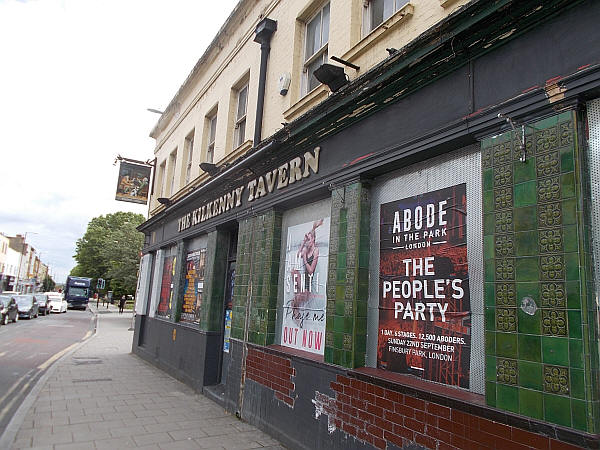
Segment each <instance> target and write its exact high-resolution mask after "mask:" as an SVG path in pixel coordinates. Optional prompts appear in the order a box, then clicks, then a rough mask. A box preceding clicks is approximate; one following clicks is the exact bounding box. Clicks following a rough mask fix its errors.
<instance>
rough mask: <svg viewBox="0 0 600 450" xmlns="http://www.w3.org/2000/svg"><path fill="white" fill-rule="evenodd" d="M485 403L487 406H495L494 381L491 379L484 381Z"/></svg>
mask: <svg viewBox="0 0 600 450" xmlns="http://www.w3.org/2000/svg"><path fill="white" fill-rule="evenodd" d="M485 403H486V405H488V406H492V407H495V406H496V383H494V382H492V381H486V382H485Z"/></svg>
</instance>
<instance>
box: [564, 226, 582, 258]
mask: <svg viewBox="0 0 600 450" xmlns="http://www.w3.org/2000/svg"><path fill="white" fill-rule="evenodd" d="M563 236H564V239H563V241H564V242H563V245H564V251H565V253H569V252H576V251H578V250H579V240H578V239H577V226H576V225H567V226H565V227H563Z"/></svg>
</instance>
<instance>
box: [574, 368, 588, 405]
mask: <svg viewBox="0 0 600 450" xmlns="http://www.w3.org/2000/svg"><path fill="white" fill-rule="evenodd" d="M571 396H573V397H575V398H580V399H585V372H584V371H583V370H581V369H571Z"/></svg>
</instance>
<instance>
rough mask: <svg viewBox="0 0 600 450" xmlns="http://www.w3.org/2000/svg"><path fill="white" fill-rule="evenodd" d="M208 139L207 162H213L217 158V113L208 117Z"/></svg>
mask: <svg viewBox="0 0 600 450" xmlns="http://www.w3.org/2000/svg"><path fill="white" fill-rule="evenodd" d="M207 121H208V127H207V128H208V140H207V146H206V162H208V163H211V162H213V160H214V158H215V139H216V136H217V113H215V114H214V115H213V116H211V117H208V118H207Z"/></svg>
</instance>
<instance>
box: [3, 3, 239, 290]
mask: <svg viewBox="0 0 600 450" xmlns="http://www.w3.org/2000/svg"><path fill="white" fill-rule="evenodd" d="M236 3H237V0H220V1H218V2H209V1H206V0H160V1H159V0H30V1H23V0H22V1H16V0H0V68H1V69H0V192H1V193H2V202H1V205H0V232H3V233H4V234H6V235H9V236H14V235H15V234H17V233H21V234H24V233H25V232H28V235H27V241H28V242H29V243H30V244H32V245H33V246H34V248H36V250H38V251H41V252H42V261H43V262H45V263H47V264H49V265H50V270H51V274H52V275H53V277H54V279H55V280H57V281H59V282H62V281H64V280H65V278H66V276H67V275H68V273H69V272H70V270H71V269H72V267H73V266H74V265H75V261H74V260H73V259H72V256H73V254H74V253H75V242H76V240H77V239H78V238H80V237H81V236H83V234H84V232H85V229H86V226H87V223H88V222H89V221H90V220H91V219H92V218H93V217H96V216H99V215H103V214H107V213H112V212H116V211H132V212H137V213H140V214H143V215H144V216H147V212H148V209H147V207H146V206H145V205H136V204H133V203H125V202H117V201H115V200H114V196H115V189H116V184H117V166H113V161H114V159H115V156H116V155H117V154H120V155H122V156H125V157H129V158H133V159H138V160H144V161H145V160H147V159H151V158H153V150H154V140H153V139H151V138H150V137H149V136H148V135H149V133H150V130H151V129H152V128H153V126H154V125H155V123H156V121H157V120H158V118H159V116H158V115H157V114H153V113H150V112H148V111H146V108H156V109H159V110H164V108H166V107H167V105H168V104H169V102H170V101H171V99H172V98H173V96H174V95H175V93H176V92H177V90H178V88H179V87H180V86H181V84H182V83H183V82H184V80H185V78H186V77H187V75H188V74H189V73H190V71H191V70H192V68H193V67H194V64H195V63H196V61H197V60H198V59H199V58H200V56H201V55H202V54H203V52H204V50H205V49H206V47H207V46H208V45H209V44H210V42H211V41H212V39H213V37H214V36H215V35H216V33H217V32H218V30H219V29H220V27H221V25H222V24H223V23H224V22H225V20H226V19H227V17H228V16H229V14H230V13H231V11H232V10H233V8H234V6H235V5H236Z"/></svg>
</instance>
